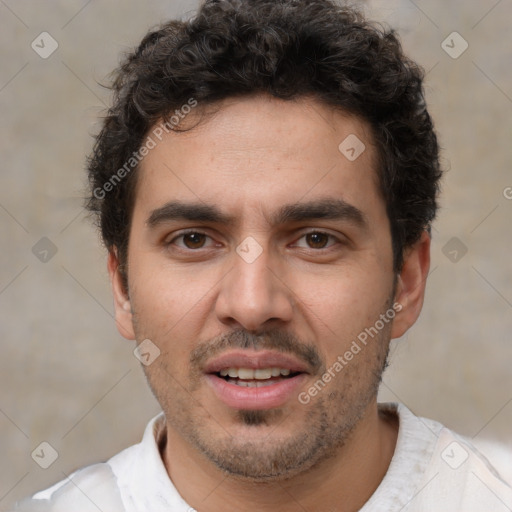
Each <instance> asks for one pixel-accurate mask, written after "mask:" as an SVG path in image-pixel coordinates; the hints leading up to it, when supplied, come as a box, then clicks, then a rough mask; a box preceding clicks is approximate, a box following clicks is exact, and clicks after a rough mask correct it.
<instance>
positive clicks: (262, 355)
mask: <svg viewBox="0 0 512 512" xmlns="http://www.w3.org/2000/svg"><path fill="white" fill-rule="evenodd" d="M307 370H308V369H307V366H306V365H305V364H304V363H302V362H300V361H298V360H297V359H295V358H294V357H293V356H291V355H288V354H281V353H276V352H252V351H247V350H244V351H239V352H231V353H228V354H224V355H222V356H220V357H218V358H216V359H215V360H213V361H211V362H210V363H209V364H208V365H207V366H206V368H205V374H206V378H207V382H208V383H209V384H210V386H211V387H212V388H213V391H214V393H215V395H216V396H217V398H218V399H219V400H220V401H221V402H223V403H224V404H225V405H227V406H228V407H229V408H233V409H237V410H241V409H251V410H263V409H272V408H276V407H281V406H283V405H285V404H286V403H287V402H289V401H290V400H291V399H292V397H295V396H296V395H297V393H298V387H299V386H300V385H301V383H302V382H303V381H304V379H305V378H306V376H307V375H308V371H307Z"/></svg>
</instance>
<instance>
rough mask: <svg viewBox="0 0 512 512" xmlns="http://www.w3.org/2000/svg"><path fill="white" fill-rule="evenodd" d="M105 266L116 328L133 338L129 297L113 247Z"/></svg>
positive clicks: (122, 334)
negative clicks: (112, 301)
mask: <svg viewBox="0 0 512 512" xmlns="http://www.w3.org/2000/svg"><path fill="white" fill-rule="evenodd" d="M107 268H108V273H109V275H110V284H111V286H112V294H113V296H114V312H115V319H116V325H117V330H118V331H119V333H120V334H121V336H123V338H126V339H128V340H134V339H135V334H134V330H133V316H132V307H131V304H130V297H129V296H128V293H127V291H126V290H125V289H124V285H123V280H122V277H121V272H120V271H119V258H118V256H117V249H116V248H115V247H113V248H112V249H110V250H109V253H108V262H107Z"/></svg>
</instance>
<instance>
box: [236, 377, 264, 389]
mask: <svg viewBox="0 0 512 512" xmlns="http://www.w3.org/2000/svg"><path fill="white" fill-rule="evenodd" d="M228 382H230V383H231V384H236V385H237V386H242V387H243V388H262V387H264V386H271V385H272V384H273V382H272V381H268V382H266V381H257V380H240V379H237V380H229V381H228Z"/></svg>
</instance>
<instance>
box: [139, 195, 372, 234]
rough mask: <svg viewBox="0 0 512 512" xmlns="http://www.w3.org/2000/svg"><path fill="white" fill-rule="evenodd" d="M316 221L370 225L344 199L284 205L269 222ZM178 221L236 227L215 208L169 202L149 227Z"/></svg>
mask: <svg viewBox="0 0 512 512" xmlns="http://www.w3.org/2000/svg"><path fill="white" fill-rule="evenodd" d="M316 219H325V220H343V221H349V222H351V223H353V224H355V225H357V226H358V227H360V228H363V229H367V228H368V226H369V223H368V220H367V218H366V215H365V214H364V213H363V212H362V211H361V210H360V209H359V208H356V207H355V206H353V205H351V204H349V203H347V202H346V201H344V200H343V199H330V198H325V199H316V200H313V201H307V202H303V203H302V202H301V203H292V204H287V205H283V206H282V207H281V208H279V210H278V211H277V212H276V213H275V214H273V215H272V216H271V218H270V221H271V223H272V224H273V225H279V224H286V223H292V222H301V221H305V220H316ZM175 220H187V221H192V222H211V223H214V224H234V223H235V222H236V217H235V216H232V215H227V214H225V213H223V212H221V211H220V210H219V208H218V207H217V206H215V205H209V204H205V203H189V202H184V201H169V202H168V203H166V204H165V205H163V206H162V207H160V208H157V209H156V210H153V211H152V212H151V215H150V216H149V218H148V220H147V222H146V224H147V225H148V226H149V227H150V228H154V227H156V226H158V225H160V224H163V223H165V222H171V221H175Z"/></svg>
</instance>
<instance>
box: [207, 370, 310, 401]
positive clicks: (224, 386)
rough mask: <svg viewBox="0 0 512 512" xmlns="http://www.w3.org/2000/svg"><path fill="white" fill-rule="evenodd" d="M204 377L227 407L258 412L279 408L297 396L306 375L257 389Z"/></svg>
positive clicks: (211, 376)
mask: <svg viewBox="0 0 512 512" xmlns="http://www.w3.org/2000/svg"><path fill="white" fill-rule="evenodd" d="M206 377H207V380H208V383H209V384H210V385H211V386H212V387H213V390H214V391H215V394H216V395H217V397H218V398H219V399H220V400H221V401H222V402H224V403H225V404H226V405H227V406H228V407H232V408H233V409H251V410H260V409H273V408H276V407H281V406H283V405H284V404H285V403H286V402H287V401H288V400H289V399H290V398H291V397H292V396H297V390H298V388H299V386H300V385H301V384H302V382H303V380H304V378H305V377H306V375H305V374H303V373H301V374H299V375H295V376H294V377H288V378H287V379H282V380H280V381H277V382H276V383H275V384H270V385H268V386H262V387H259V388H248V387H242V386H237V385H236V384H231V383H230V382H227V381H226V380H225V379H223V378H221V377H218V376H217V375H212V374H209V375H207V376H206Z"/></svg>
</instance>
